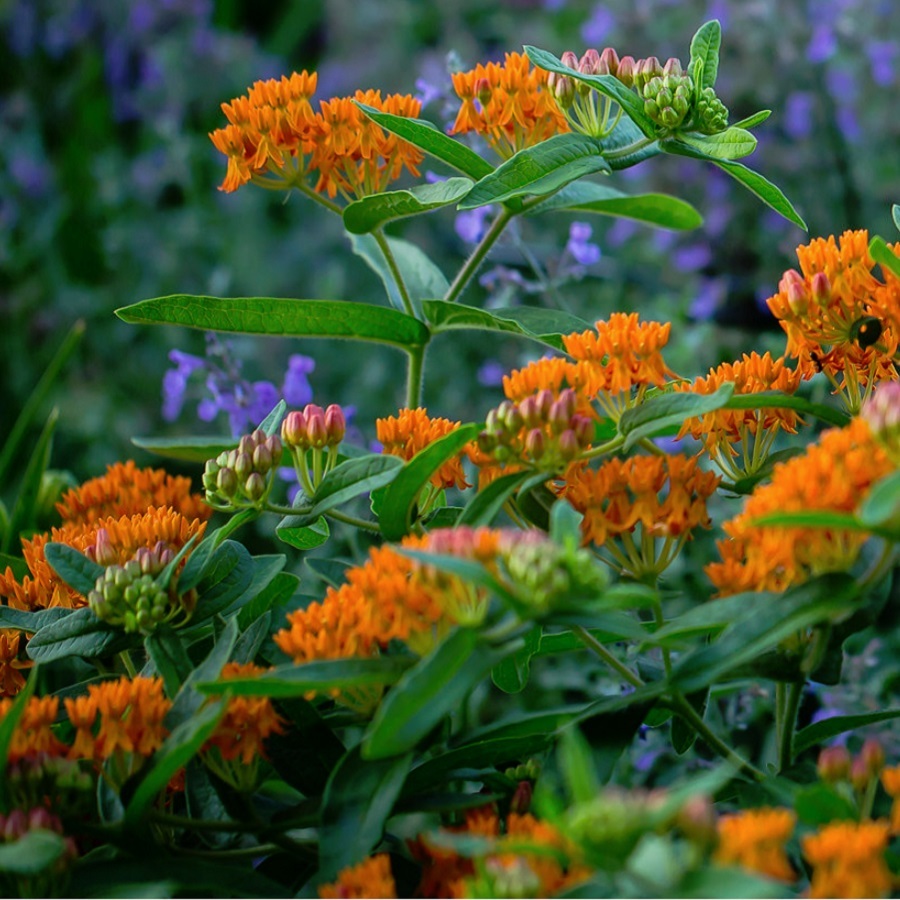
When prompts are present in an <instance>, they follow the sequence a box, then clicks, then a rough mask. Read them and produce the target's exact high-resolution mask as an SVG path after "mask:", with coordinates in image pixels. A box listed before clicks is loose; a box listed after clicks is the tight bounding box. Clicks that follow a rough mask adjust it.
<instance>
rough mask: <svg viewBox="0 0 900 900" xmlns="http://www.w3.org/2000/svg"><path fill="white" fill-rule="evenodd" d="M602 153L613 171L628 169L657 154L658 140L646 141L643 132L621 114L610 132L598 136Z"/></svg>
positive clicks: (659, 151)
mask: <svg viewBox="0 0 900 900" xmlns="http://www.w3.org/2000/svg"><path fill="white" fill-rule="evenodd" d="M600 145H601V146H602V147H603V154H604V155H605V156H606V161H607V162H608V163H609V165H610V167H611V168H612V169H613V171H620V170H621V169H630V168H631V167H632V166H636V165H637V164H638V163H641V162H643V161H644V160H645V159H650V158H652V157H654V156H659V154H660V153H662V151H661V150H660V149H659V142H658V141H647V139H646V138H645V137H644V134H643V132H642V131H641V130H640V128H638V127H637V125H635V124H634V122H632V121H631V119H629V118H628V116H622V117H621V118H620V119H619V123H618V125H616V127H615V128H613V130H612V133H611V134H608V135H607V136H606V137H605V138H600Z"/></svg>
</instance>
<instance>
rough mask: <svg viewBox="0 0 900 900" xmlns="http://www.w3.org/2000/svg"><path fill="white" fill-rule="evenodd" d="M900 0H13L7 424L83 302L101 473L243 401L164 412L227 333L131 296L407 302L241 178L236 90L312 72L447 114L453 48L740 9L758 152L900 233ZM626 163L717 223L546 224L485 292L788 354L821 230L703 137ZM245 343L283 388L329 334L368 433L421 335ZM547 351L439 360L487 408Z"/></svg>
mask: <svg viewBox="0 0 900 900" xmlns="http://www.w3.org/2000/svg"><path fill="white" fill-rule="evenodd" d="M893 13H895V7H894V3H893V0H883V2H877V0H866V2H863V0H856V2H854V0H809V2H806V3H804V2H798V3H790V4H784V3H777V2H775V0H744V2H721V0H720V2H701V0H678V2H671V0H632V2H629V3H627V4H626V3H608V4H598V3H592V2H568V3H567V2H562V0H543V2H541V0H495V2H494V3H491V4H485V3H483V2H478V3H475V2H470V0H458V2H456V3H452V4H450V3H426V2H415V0H383V2H379V3H360V2H351V0H328V2H324V0H323V2H315V0H297V2H293V3H290V2H270V3H267V4H256V3H250V2H242V0H217V2H213V0H123V2H115V3H113V2H103V0H0V134H2V135H3V140H2V141H0V324H2V328H0V378H2V384H3V388H4V400H3V403H2V404H0V429H2V433H6V432H7V431H8V430H9V428H10V426H11V424H12V422H13V421H14V420H15V417H16V416H17V415H18V413H19V411H20V409H21V407H22V405H23V403H24V401H25V398H26V397H27V395H28V393H29V391H30V390H31V388H32V386H33V385H34V383H35V382H36V381H37V379H38V378H39V377H40V374H41V372H42V371H43V368H44V366H45V365H46V363H47V361H48V359H49V358H50V357H51V355H52V353H53V351H54V349H55V348H56V347H57V346H58V344H59V343H60V341H61V340H62V339H63V336H64V335H65V333H66V332H67V331H68V329H69V328H70V327H71V326H72V324H73V322H75V321H76V320H77V319H79V318H80V319H83V320H84V321H85V322H86V326H87V329H86V335H85V339H84V341H83V342H82V344H81V346H80V348H79V350H78V352H77V354H76V356H75V357H74V358H73V359H72V360H71V361H70V363H69V365H68V366H67V368H66V370H65V372H64V374H63V377H62V378H61V380H60V382H59V383H58V385H57V387H56V388H55V390H54V391H53V394H52V396H51V397H50V399H49V401H48V403H47V409H48V410H49V406H50V404H51V403H53V404H56V405H57V406H59V408H60V414H61V420H60V423H59V427H58V430H57V438H56V442H55V447H54V455H53V465H55V466H56V467H60V468H67V469H70V470H72V471H73V472H74V473H75V475H76V477H77V478H78V479H79V480H80V479H84V478H88V477H91V476H93V475H96V474H99V473H100V472H102V471H103V469H104V468H105V466H106V464H107V463H109V462H112V461H114V460H116V459H124V458H128V457H135V458H137V459H138V460H139V461H140V462H141V463H151V462H158V460H157V459H155V458H153V457H150V456H149V455H147V454H144V453H143V452H142V451H137V450H136V449H135V448H134V447H133V446H132V445H131V444H130V438H131V437H132V435H148V434H170V435H176V434H190V433H197V432H200V431H207V432H209V431H213V432H219V433H227V430H228V426H227V422H226V420H225V419H224V417H221V418H219V419H218V420H216V421H215V422H213V423H211V424H203V423H198V422H197V420H196V419H195V417H194V410H195V408H196V403H193V404H192V403H188V404H186V406H185V409H184V411H183V412H182V414H181V416H180V418H179V419H178V420H176V421H175V422H171V423H169V422H165V421H164V420H163V418H162V415H161V383H162V379H163V375H164V373H165V372H166V370H167V369H168V368H169V367H170V363H169V360H168V356H167V354H168V352H169V350H170V349H172V348H178V349H181V350H184V351H188V352H191V353H200V354H202V352H203V346H204V337H203V334H202V333H201V332H193V331H187V330H180V329H169V328H150V327H134V326H129V325H125V324H124V323H121V322H119V321H118V320H117V319H116V318H115V316H114V315H113V311H114V310H115V309H116V308H117V307H120V306H124V305H126V304H128V303H132V302H134V301H137V300H140V299H144V298H147V297H155V296H161V295H166V294H171V293H176V292H186V293H196V294H212V295H230V296H248V295H250V296H253V295H256V296H284V297H310V298H341V299H353V300H369V301H371V302H376V303H377V302H383V298H382V290H381V285H380V282H379V281H378V279H377V278H376V277H375V276H374V275H373V274H372V273H371V272H370V271H369V270H368V269H367V268H366V266H365V264H364V263H363V262H362V260H360V259H359V258H358V257H356V256H354V255H353V254H352V253H351V251H350V247H349V243H348V241H347V239H346V238H345V237H344V235H343V232H342V229H341V227H340V222H339V221H338V220H337V219H336V218H335V217H332V216H329V215H328V213H326V212H325V211H324V210H321V209H319V208H318V207H315V206H314V205H313V204H311V203H309V202H308V201H305V200H304V199H303V198H301V197H300V196H299V195H298V196H292V197H289V198H287V200H285V198H284V197H282V196H280V195H275V196H273V195H272V194H270V193H268V192H265V191H261V190H257V189H254V188H253V187H245V188H243V189H241V190H240V191H238V192H236V193H234V194H230V195H226V194H223V193H221V192H219V191H218V190H217V189H216V188H217V185H218V184H219V183H220V182H221V179H222V177H223V175H224V159H223V158H222V157H220V156H219V154H218V153H217V152H216V151H215V150H214V148H213V147H212V145H211V143H210V142H209V140H208V137H207V134H208V132H209V131H211V130H213V129H214V128H216V127H219V126H220V125H221V124H223V122H224V117H223V116H222V114H221V111H220V109H219V104H220V103H221V102H222V101H226V100H229V99H231V98H232V97H234V96H237V95H239V94H241V93H243V92H244V91H245V90H246V88H247V87H248V86H249V85H250V84H251V83H252V82H253V81H254V80H256V79H259V78H267V77H274V76H279V75H281V74H283V73H290V72H291V71H293V70H298V71H299V70H302V69H304V68H306V69H310V70H312V69H315V70H317V71H318V72H319V90H318V94H317V96H318V97H321V98H327V97H329V96H333V95H343V94H348V93H352V92H353V91H354V90H355V89H356V88H369V87H375V88H380V89H382V91H385V92H394V91H396V92H403V93H406V92H410V93H418V94H419V95H420V96H424V97H425V99H427V100H428V103H427V105H426V106H425V109H424V112H423V115H424V116H425V117H427V118H430V119H431V120H432V121H435V122H436V123H438V124H440V125H442V126H445V127H446V126H447V125H448V124H449V123H450V122H452V120H453V117H454V115H455V111H456V106H457V104H455V102H454V101H453V99H452V96H450V95H452V91H450V83H449V72H450V71H451V70H452V69H456V68H470V67H471V66H473V65H475V64H476V63H477V62H481V61H486V60H488V59H498V58H502V55H503V53H504V52H505V51H507V50H519V49H521V46H522V45H523V44H526V43H527V44H535V45H538V46H542V47H546V48H547V49H549V50H551V51H553V52H554V53H556V54H561V53H562V51H564V50H566V49H573V50H575V51H576V52H577V53H578V54H579V55H580V54H581V52H583V50H584V49H585V48H587V47H591V46H593V47H597V48H598V49H600V50H602V49H603V47H604V46H607V45H609V46H613V47H615V48H616V49H617V50H618V52H619V53H620V54H631V55H633V56H635V57H641V56H649V55H651V54H652V55H656V56H658V57H660V58H661V59H663V60H665V58H666V57H668V56H672V55H675V56H680V57H681V58H682V59H683V60H685V61H686V59H687V56H688V45H689V41H690V37H691V35H692V33H693V32H694V30H695V29H696V28H697V27H698V26H699V25H700V24H701V23H702V22H703V21H705V20H706V19H708V18H712V17H716V18H719V19H720V20H721V22H722V25H723V28H724V45H723V53H722V62H721V66H720V75H719V84H718V90H719V94H720V96H721V97H722V98H723V100H724V101H725V103H726V104H727V105H728V106H729V108H730V109H731V112H732V120H737V119H738V118H741V117H743V116H745V115H748V114H750V113H752V112H755V111H756V110H757V109H760V108H768V109H772V110H773V115H772V117H771V118H770V119H769V121H768V122H766V123H765V124H764V125H763V126H762V127H761V128H759V129H758V131H757V134H758V136H759V138H760V145H759V149H758V151H757V153H756V155H755V156H753V157H751V159H750V160H749V161H748V162H749V163H750V164H751V165H752V166H753V167H754V168H756V169H758V170H760V171H762V172H763V173H764V174H765V175H766V176H767V177H769V178H770V179H771V180H773V181H775V182H776V183H777V184H779V185H780V186H781V187H782V188H783V190H784V191H785V193H786V194H787V195H788V196H789V197H790V199H791V200H792V201H793V202H794V204H795V206H796V207H797V208H798V210H799V211H800V213H801V214H802V215H803V216H804V217H805V218H806V221H807V223H808V224H809V227H810V233H811V234H812V235H827V234H830V233H840V232H841V231H842V230H844V229H846V228H869V229H870V230H871V231H873V232H880V233H882V234H885V235H886V236H890V235H891V232H892V230H893V228H892V225H891V223H890V204H891V203H892V202H896V201H897V200H898V199H900V158H898V155H897V153H896V147H897V145H898V130H900V120H898V118H897V116H896V115H895V114H894V112H895V109H896V96H897V89H898V86H900V75H898V63H900V41H898V37H900V36H898V34H897V28H896V18H892V14H893ZM448 92H449V93H448ZM423 169H424V170H428V169H429V163H428V161H427V160H426V163H425V164H424V167H423ZM434 171H435V172H438V173H439V172H440V169H438V168H435V169H434ZM613 181H614V183H615V186H616V187H619V188H620V189H622V190H626V191H645V190H667V191H670V192H672V193H677V194H679V195H681V196H683V197H685V199H688V200H690V201H691V202H693V203H694V204H695V205H696V206H697V207H698V208H699V209H700V211H701V212H702V213H703V214H704V216H705V218H706V222H705V225H704V227H703V228H701V229H700V230H698V231H695V232H691V233H687V234H673V233H670V232H664V231H653V230H651V229H647V228H643V227H637V226H633V225H631V224H630V223H627V222H624V221H621V220H619V221H616V220H613V219H605V218H600V217H597V218H594V219H593V220H592V221H591V223H590V224H591V226H592V228H593V233H592V235H591V238H590V240H591V242H592V243H595V244H596V245H597V246H599V248H600V251H601V252H600V254H599V258H598V259H597V260H596V261H594V262H592V263H591V264H589V265H587V266H572V265H571V263H572V260H571V258H568V259H567V258H566V257H564V256H563V252H564V247H565V245H566V241H567V237H568V234H569V227H570V225H571V223H572V219H573V217H572V216H571V215H569V216H565V215H557V216H551V217H546V218H541V219H539V220H537V221H528V222H526V223H524V224H523V226H522V229H521V233H520V234H519V236H518V237H517V236H516V235H515V234H513V235H512V236H511V237H510V239H509V240H507V241H505V242H503V243H502V244H501V245H500V246H499V247H498V248H497V249H496V250H495V252H494V253H493V254H492V256H491V258H490V260H489V261H488V264H487V266H486V268H485V272H486V273H489V272H491V271H493V270H495V267H496V266H498V265H500V266H502V267H503V268H502V269H500V270H499V271H494V275H495V278H494V280H493V286H492V287H491V288H488V287H484V286H481V285H474V286H473V287H472V288H471V289H470V291H469V292H468V293H467V294H466V296H465V298H464V299H465V301H466V302H469V303H473V304H491V303H494V304H497V303H503V304H508V303H528V304H536V305H541V304H547V305H554V304H556V303H559V302H561V303H563V304H564V305H565V306H566V307H567V308H569V309H570V310H571V311H572V312H575V313H577V314H579V315H581V316H583V317H585V318H587V319H588V320H591V321H592V320H593V319H596V318H599V317H603V316H605V315H607V314H608V313H609V312H611V311H613V310H632V309H637V310H639V311H640V312H641V314H642V316H645V317H651V318H652V317H659V318H663V319H671V320H672V321H673V323H674V325H675V328H674V332H673V341H672V343H673V345H676V346H677V349H675V350H673V352H672V354H671V358H670V364H671V365H673V367H674V368H675V369H676V370H678V371H679V372H680V373H682V374H684V375H688V376H693V375H696V374H700V373H702V372H704V371H705V369H706V368H707V367H708V366H709V365H713V364H715V363H717V362H718V361H720V360H722V359H726V358H728V359H731V358H734V356H735V354H739V353H740V352H742V351H745V350H746V351H749V350H751V349H760V350H762V349H765V348H766V347H768V346H771V347H772V348H774V349H776V351H778V350H779V348H780V346H782V342H781V340H780V338H779V334H778V333H777V332H776V331H775V330H774V329H773V327H772V320H771V319H770V318H769V316H768V314H767V313H766V312H765V311H764V308H763V306H762V305H761V303H762V301H763V300H764V299H765V297H767V296H769V295H771V294H772V293H773V292H774V290H775V289H776V285H777V281H778V278H779V277H780V274H781V272H782V271H783V270H784V269H786V268H788V267H790V266H792V265H796V260H795V257H794V254H793V251H794V248H795V247H796V246H797V244H799V243H802V242H805V241H806V240H807V238H806V236H805V235H804V234H803V233H802V232H801V231H800V230H799V229H798V228H796V227H794V226H792V225H790V224H788V223H787V222H784V221H783V220H781V219H779V218H778V217H777V216H776V215H775V214H773V213H771V212H770V211H768V210H767V209H766V208H765V207H764V206H762V205H761V204H760V203H758V202H757V201H756V200H755V199H754V198H753V197H752V196H750V195H749V194H747V193H746V192H744V191H743V190H742V189H741V188H740V187H739V186H737V185H736V184H734V183H732V182H730V180H729V179H728V178H727V177H726V176H724V175H722V174H721V173H720V172H718V171H714V170H712V169H710V168H708V167H705V166H702V165H700V164H698V163H695V162H693V161H690V160H680V159H676V158H671V157H666V158H656V159H653V160H650V161H649V162H647V163H644V164H642V165H640V166H638V167H636V168H634V169H631V170H628V171H626V172H624V173H616V174H615V175H614V176H613ZM393 231H394V233H395V234H400V235H403V234H404V231H405V230H404V228H403V227H400V226H396V227H395V228H394V230H393ZM407 231H408V233H407V235H406V236H407V237H409V238H410V239H412V240H414V241H415V242H416V243H418V244H419V245H420V246H421V247H422V248H423V249H425V250H426V252H428V253H429V254H430V255H432V256H433V258H434V259H435V261H436V262H437V263H438V265H440V266H441V267H442V268H443V270H444V271H445V273H447V274H448V275H451V276H452V274H453V271H454V270H455V267H456V266H458V265H459V263H460V262H461V261H462V259H464V256H465V253H466V251H467V244H466V241H465V240H464V235H465V224H464V222H461V221H458V220H456V219H455V218H454V215H453V214H452V213H451V212H442V213H440V214H437V215H433V216H430V217H426V218H425V219H420V220H417V221H416V222H415V223H414V224H413V225H412V227H411V228H410V229H407ZM523 246H527V247H529V248H530V254H532V256H531V259H530V260H529V254H528V253H523ZM532 263H537V268H538V271H539V272H543V273H544V275H547V273H550V275H551V276H552V274H553V273H554V272H556V271H557V270H559V271H560V272H563V273H566V272H567V273H568V278H567V280H566V283H565V284H564V285H561V286H556V287H555V288H554V289H553V290H550V291H547V290H544V289H543V288H542V285H541V283H540V282H541V279H540V278H539V277H537V276H536V275H535V272H534V267H533V265H532ZM544 281H545V282H546V278H545V279H544ZM234 351H235V353H236V354H237V355H238V356H239V357H241V358H243V359H244V373H245V375H246V376H247V377H248V378H249V379H251V380H255V379H268V380H271V381H273V382H274V383H276V384H279V383H280V381H281V379H282V377H283V373H284V370H285V366H286V363H287V359H288V356H289V355H290V354H291V353H303V354H307V355H309V356H312V357H314V358H315V360H316V370H315V372H313V373H312V374H311V376H310V381H311V384H312V387H313V390H314V397H315V400H316V401H317V402H319V403H321V404H323V405H325V404H327V403H330V402H341V403H344V404H352V405H354V406H355V407H356V409H357V421H358V423H359V425H360V427H361V428H362V429H363V437H364V438H367V439H371V438H373V437H374V428H373V427H372V425H371V420H372V418H373V417H374V416H376V415H387V414H390V413H392V412H395V411H396V409H397V407H398V406H399V405H400V404H401V403H402V402H403V393H402V382H403V370H402V366H403V358H402V356H400V355H399V354H395V353H393V352H391V351H390V350H385V349H382V348H378V349H369V348H367V347H363V346H361V345H355V344H354V345H351V344H335V343H329V342H312V341H303V342H288V341H284V340H268V341H263V340H248V339H237V340H235V341H234ZM539 354H540V348H538V347H536V346H535V345H527V344H525V343H523V342H520V341H515V340H514V339H510V340H509V341H508V342H506V343H503V344H502V345H498V343H497V341H496V340H495V339H493V338H491V339H490V340H481V339H475V338H474V337H472V336H470V335H468V334H466V333H462V335H458V336H456V337H455V338H454V339H453V340H451V339H450V338H448V337H447V336H444V337H443V338H442V339H441V340H439V341H436V346H435V348H434V352H433V353H432V356H431V358H430V364H431V368H430V369H429V376H428V381H427V387H426V401H427V404H428V406H429V409H430V411H431V412H432V413H433V414H440V415H447V416H449V417H451V418H461V419H466V418H470V419H477V418H480V417H481V416H483V415H484V413H485V412H486V410H487V409H488V408H489V407H490V406H491V405H493V404H495V403H496V402H497V400H498V399H499V397H500V391H499V388H498V387H497V385H496V382H497V376H498V372H499V371H500V370H501V369H506V370H508V369H509V368H511V367H513V366H516V365H519V364H521V363H522V362H524V361H525V360H527V359H529V358H534V357H535V356H536V355H539ZM198 387H200V386H199V385H198Z"/></svg>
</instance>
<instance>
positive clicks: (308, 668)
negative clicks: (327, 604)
mask: <svg viewBox="0 0 900 900" xmlns="http://www.w3.org/2000/svg"><path fill="white" fill-rule="evenodd" d="M413 662H415V660H414V658H413V657H410V656H378V657H374V658H372V659H364V658H360V659H357V658H354V657H349V658H347V659H324V660H317V661H316V662H311V663H305V664H304V665H296V664H294V663H288V664H286V665H283V666H276V667H275V668H274V669H270V670H269V671H268V672H266V673H264V674H263V675H259V676H256V677H253V678H228V679H226V680H224V681H200V682H198V684H197V690H198V691H201V692H203V693H205V694H220V693H222V691H223V690H225V689H226V688H227V689H228V690H229V691H230V692H231V693H232V694H235V695H239V696H248V697H302V696H303V695H304V694H307V693H309V692H310V691H316V692H319V693H327V692H328V691H329V690H331V689H332V688H338V689H343V688H355V687H364V686H366V685H373V684H374V685H379V684H385V685H386V684H394V683H395V682H396V681H397V680H398V679H399V678H400V676H401V675H403V673H404V672H405V671H406V670H407V669H409V667H410V666H411V665H412V664H413Z"/></svg>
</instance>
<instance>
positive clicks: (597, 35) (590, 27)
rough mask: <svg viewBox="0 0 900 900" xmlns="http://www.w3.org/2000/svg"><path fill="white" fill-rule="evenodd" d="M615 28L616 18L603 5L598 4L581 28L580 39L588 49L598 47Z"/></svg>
mask: <svg viewBox="0 0 900 900" xmlns="http://www.w3.org/2000/svg"><path fill="white" fill-rule="evenodd" d="M615 27H616V17H615V16H614V15H613V14H612V13H611V12H610V11H609V9H608V8H607V7H606V6H605V5H604V4H598V5H597V6H595V7H594V11H593V12H592V13H591V17H590V18H589V19H588V20H587V21H586V22H585V23H584V25H582V26H581V37H582V39H583V40H584V42H585V43H586V44H587V45H588V46H589V47H599V46H600V45H601V44H602V43H603V42H604V41H605V40H606V38H607V36H608V35H609V33H610V32H611V31H612V30H613V29H614V28H615Z"/></svg>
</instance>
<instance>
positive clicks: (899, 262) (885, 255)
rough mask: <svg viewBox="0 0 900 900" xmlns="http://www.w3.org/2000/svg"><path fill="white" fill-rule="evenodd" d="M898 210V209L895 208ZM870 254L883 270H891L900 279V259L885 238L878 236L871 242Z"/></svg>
mask: <svg viewBox="0 0 900 900" xmlns="http://www.w3.org/2000/svg"><path fill="white" fill-rule="evenodd" d="M895 209H896V207H895ZM869 253H871V254H872V259H874V260H875V262H877V263H878V265H880V266H881V268H882V269H889V270H890V271H891V272H893V273H894V275H896V276H897V277H898V278H900V257H898V256H897V254H896V253H894V251H893V250H891V248H890V247H889V246H888V245H887V242H886V241H885V239H884V238H883V237H879V236H878V235H877V234H876V235H875V237H873V238H872V240H871V241H870V242H869Z"/></svg>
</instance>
